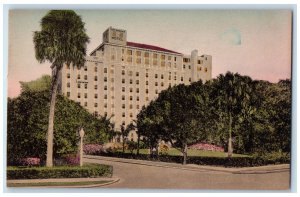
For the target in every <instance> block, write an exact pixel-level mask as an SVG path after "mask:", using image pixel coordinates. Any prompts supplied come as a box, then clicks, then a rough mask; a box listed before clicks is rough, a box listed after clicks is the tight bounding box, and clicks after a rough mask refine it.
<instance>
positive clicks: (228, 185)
mask: <svg viewBox="0 0 300 197" xmlns="http://www.w3.org/2000/svg"><path fill="white" fill-rule="evenodd" d="M124 161H125V162H124ZM128 161H129V160H121V162H120V161H117V160H115V161H110V159H109V158H105V157H88V156H87V157H86V158H85V162H92V163H101V164H108V165H112V166H113V169H114V175H113V176H114V177H118V178H120V181H119V182H118V183H115V184H112V185H109V186H106V188H123V189H124V188H131V189H132V188H133V189H214V190H216V189H222V190H223V189H239V190H288V189H289V180H290V172H289V169H286V168H284V169H277V170H273V171H266V170H265V169H266V168H261V169H262V170H250V169H249V168H248V170H245V171H244V172H243V171H240V172H238V173H237V171H230V170H229V171H228V170H227V171H226V169H225V168H224V169H225V171H222V170H219V169H221V168H217V169H218V170H214V168H193V167H186V168H184V169H182V168H180V166H182V165H178V164H172V165H171V167H170V166H169V167H165V166H163V165H155V164H154V165H152V164H151V163H155V162H149V163H143V162H141V163H138V162H135V161H136V160H133V162H128ZM178 166H179V167H178ZM255 169H260V168H255Z"/></svg>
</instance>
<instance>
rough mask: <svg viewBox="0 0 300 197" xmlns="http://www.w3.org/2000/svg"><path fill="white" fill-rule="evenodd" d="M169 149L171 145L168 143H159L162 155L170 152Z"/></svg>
mask: <svg viewBox="0 0 300 197" xmlns="http://www.w3.org/2000/svg"><path fill="white" fill-rule="evenodd" d="M169 149H170V148H169V146H168V145H166V144H160V145H159V151H160V154H162V155H166V154H168V151H169Z"/></svg>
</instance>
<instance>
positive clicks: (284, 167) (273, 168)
mask: <svg viewBox="0 0 300 197" xmlns="http://www.w3.org/2000/svg"><path fill="white" fill-rule="evenodd" d="M84 158H85V159H96V160H104V161H112V162H121V163H129V164H137V165H147V166H155V167H163V168H177V169H182V170H190V171H215V172H223V173H231V174H262V173H273V172H283V171H290V164H280V165H268V166H258V167H243V168H225V167H218V166H204V165H196V164H187V165H182V164H178V163H168V162H160V161H146V160H137V159H125V158H116V157H104V156H94V155H85V156H84Z"/></svg>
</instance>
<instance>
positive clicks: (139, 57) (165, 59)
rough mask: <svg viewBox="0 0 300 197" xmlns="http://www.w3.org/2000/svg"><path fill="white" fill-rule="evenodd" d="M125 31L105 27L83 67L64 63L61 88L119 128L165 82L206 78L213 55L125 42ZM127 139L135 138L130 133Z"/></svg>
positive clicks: (167, 85)
mask: <svg viewBox="0 0 300 197" xmlns="http://www.w3.org/2000/svg"><path fill="white" fill-rule="evenodd" d="M126 36H127V33H126V31H125V30H118V29H113V28H111V27H110V28H108V29H107V30H106V31H105V32H104V33H103V43H102V44H101V45H100V46H99V47H97V48H96V49H95V50H94V51H93V52H92V53H91V55H90V56H87V57H86V64H85V66H84V67H82V68H80V69H78V68H76V67H73V66H70V67H68V66H66V65H65V66H64V68H63V70H62V78H61V92H62V94H64V95H65V96H67V97H69V98H70V99H72V100H74V101H76V102H78V103H80V105H82V106H83V107H85V108H86V109H87V110H88V111H89V112H91V113H94V114H95V115H102V116H104V115H107V116H108V117H110V116H112V118H111V120H112V121H113V122H115V125H116V128H117V129H119V127H120V125H121V124H125V125H128V124H129V123H130V122H132V121H133V120H134V119H136V116H137V114H138V113H139V111H140V109H141V108H142V106H144V105H147V104H148V103H149V102H150V101H151V100H153V99H155V98H157V97H158V94H159V92H161V91H162V90H164V89H167V88H168V87H169V86H173V85H176V84H180V83H184V84H190V83H191V82H195V81H198V80H199V79H202V80H203V81H206V80H210V79H211V75H212V72H211V71H212V57H211V56H210V55H201V56H198V51H197V50H194V51H192V52H191V55H183V54H181V53H177V52H175V51H171V50H167V49H164V48H160V47H156V46H152V45H145V44H139V43H133V42H127V39H126ZM128 138H129V140H134V141H136V139H137V135H136V133H135V132H131V133H130V134H129V136H128Z"/></svg>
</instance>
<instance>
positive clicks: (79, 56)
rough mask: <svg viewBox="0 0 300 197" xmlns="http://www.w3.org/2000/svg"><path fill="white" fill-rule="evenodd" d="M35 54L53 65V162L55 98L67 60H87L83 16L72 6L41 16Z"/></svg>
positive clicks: (50, 136) (49, 139) (49, 149)
mask: <svg viewBox="0 0 300 197" xmlns="http://www.w3.org/2000/svg"><path fill="white" fill-rule="evenodd" d="M33 42H34V47H35V57H36V59H37V60H38V61H39V62H40V63H43V62H45V61H49V62H50V63H51V64H52V65H51V69H52V83H51V98H50V112H49V124H48V134H47V160H46V166H47V167H52V166H53V126H54V110H55V101H56V95H57V90H58V85H59V81H60V73H61V69H62V67H63V65H64V64H66V65H72V66H77V67H81V66H83V65H84V62H85V55H86V45H87V43H88V42H89V37H88V36H87V34H86V33H85V28H84V23H83V22H82V20H81V17H80V16H78V15H77V14H76V13H75V12H74V11H72V10H51V11H49V12H48V13H47V14H46V15H45V16H44V17H43V18H42V20H41V31H35V32H34V36H33Z"/></svg>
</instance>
